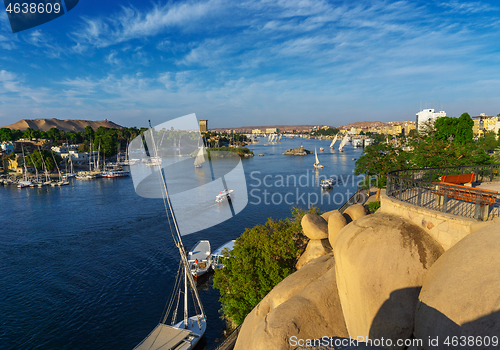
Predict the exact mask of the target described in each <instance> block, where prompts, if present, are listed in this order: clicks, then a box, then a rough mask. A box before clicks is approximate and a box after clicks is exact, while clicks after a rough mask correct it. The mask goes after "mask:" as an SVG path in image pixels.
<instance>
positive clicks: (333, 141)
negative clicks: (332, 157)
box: [330, 134, 338, 149]
mask: <svg viewBox="0 0 500 350" xmlns="http://www.w3.org/2000/svg"><path fill="white" fill-rule="evenodd" d="M337 135H338V134H335V137H334V138H333V140H332V143H330V148H331V149H334V148H335V147H333V145H335V142H337Z"/></svg>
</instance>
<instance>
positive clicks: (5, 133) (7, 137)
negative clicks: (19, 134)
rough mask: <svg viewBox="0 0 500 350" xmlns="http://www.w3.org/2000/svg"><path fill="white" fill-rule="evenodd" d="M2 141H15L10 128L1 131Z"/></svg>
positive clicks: (0, 138)
mask: <svg viewBox="0 0 500 350" xmlns="http://www.w3.org/2000/svg"><path fill="white" fill-rule="evenodd" d="M0 141H14V140H13V136H12V131H11V130H10V129H9V128H1V129H0Z"/></svg>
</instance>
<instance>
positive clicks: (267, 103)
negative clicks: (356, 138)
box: [0, 0, 500, 128]
mask: <svg viewBox="0 0 500 350" xmlns="http://www.w3.org/2000/svg"><path fill="white" fill-rule="evenodd" d="M0 6H1V5H0ZM2 8H3V7H2ZM499 34H500V4H498V3H497V2H495V1H489V2H486V1H472V2H467V1H456V0H452V1H443V2H440V1H428V2H424V1H377V0H373V1H322V0H275V1H272V0H242V1H226V0H207V1H151V2H150V1H144V0H131V1H126V0H125V1H102V0H80V2H79V4H78V5H77V6H76V7H75V8H74V9H73V10H71V11H70V12H68V13H67V14H65V15H64V16H61V17H59V18H57V19H55V20H53V21H51V22H48V23H45V24H42V25H40V26H38V27H34V28H31V29H28V30H25V31H22V32H18V33H15V34H13V33H12V30H11V28H10V25H9V22H8V18H7V14H6V12H3V11H2V13H1V14H0V125H9V124H12V123H14V122H16V121H18V120H21V119H34V118H58V119H87V120H103V119H108V120H111V121H113V122H115V123H117V124H120V125H122V126H128V127H131V126H146V125H147V121H148V120H149V119H150V120H151V121H152V123H153V125H155V124H160V123H162V122H165V121H167V120H170V119H173V118H177V117H181V116H184V115H187V114H190V113H196V116H197V117H198V119H208V120H209V122H208V123H209V127H210V128H216V127H219V128H220V127H228V128H230V127H238V126H251V125H273V124H274V125H279V124H288V125H290V124H323V125H331V126H339V125H344V124H348V123H351V122H354V121H364V120H371V121H374V120H380V121H395V120H415V114H416V113H417V112H419V110H420V109H421V108H434V109H436V110H438V109H439V106H441V109H442V110H445V111H446V113H447V115H449V116H453V117H458V116H460V114H462V113H464V112H468V113H469V114H470V115H471V116H475V115H479V114H480V113H486V114H487V115H497V114H498V113H500V99H499V95H500V64H499V63H500V62H499V61H500V54H499V51H500V50H499V49H500V40H499V39H500V35H499Z"/></svg>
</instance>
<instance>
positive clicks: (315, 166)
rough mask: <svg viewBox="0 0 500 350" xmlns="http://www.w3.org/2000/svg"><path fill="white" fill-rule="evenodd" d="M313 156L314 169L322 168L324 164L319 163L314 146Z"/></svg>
mask: <svg viewBox="0 0 500 350" xmlns="http://www.w3.org/2000/svg"><path fill="white" fill-rule="evenodd" d="M314 156H315V157H316V162H314V168H315V169H323V168H324V166H323V165H321V164H319V159H318V153H317V152H316V147H314Z"/></svg>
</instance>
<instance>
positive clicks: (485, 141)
mask: <svg viewBox="0 0 500 350" xmlns="http://www.w3.org/2000/svg"><path fill="white" fill-rule="evenodd" d="M479 141H480V143H481V144H482V146H483V148H484V150H485V151H493V150H494V149H495V148H497V146H498V141H497V135H496V134H495V132H494V131H492V130H490V131H487V132H486V133H485V134H484V136H483V137H481V139H480V140H479Z"/></svg>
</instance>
